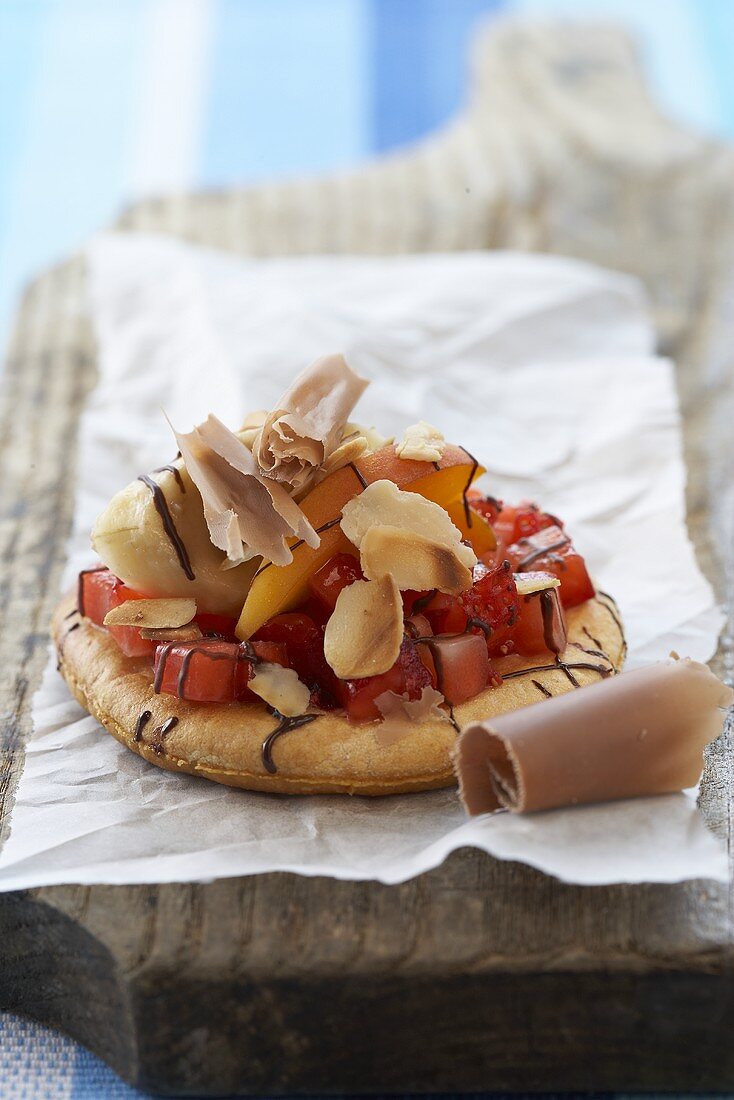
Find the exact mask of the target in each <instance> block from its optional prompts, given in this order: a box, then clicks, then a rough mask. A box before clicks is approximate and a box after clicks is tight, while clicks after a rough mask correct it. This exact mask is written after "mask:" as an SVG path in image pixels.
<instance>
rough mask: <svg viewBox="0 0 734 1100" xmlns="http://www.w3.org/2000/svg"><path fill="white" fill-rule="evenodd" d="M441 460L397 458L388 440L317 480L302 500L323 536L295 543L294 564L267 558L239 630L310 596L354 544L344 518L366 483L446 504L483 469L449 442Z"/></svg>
mask: <svg viewBox="0 0 734 1100" xmlns="http://www.w3.org/2000/svg"><path fill="white" fill-rule="evenodd" d="M437 465H438V469H434V468H433V467H432V466H427V465H426V463H425V462H411V461H407V460H405V459H402V458H398V456H397V455H396V454H395V448H394V447H392V446H389V447H383V448H382V449H381V450H378V451H375V452H374V453H372V454H367V455H365V457H364V458H360V459H359V460H358V461H356V462H355V463H353V464H352V465H350V466H345V467H343V468H342V469H340V470H336V471H335V472H334V473H332V474H329V476H328V477H327V478H325V479H324V481H322V482H320V483H319V484H318V485H316V486H315V487H314V488H313V489H312V490H311V491H310V492H309V493H308V494H307V496H305V497H304V498H303V500H302V501H301V502H300V504H301V508H302V510H303V512H304V514H305V515H306V517H307V518H308V520H309V522H310V523H311V525H312V526H313V527H314V528H315V529H316V530H317V531H318V533H319V535H320V537H321V543H320V545H319V547H318V549H316V550H314V549H312V548H311V547H310V546H307V545H305V543H304V544H301V545H299V544H298V543H295V544H293V546H292V547H291V550H292V553H293V561H292V562H291V564H290V565H286V566H282V567H281V568H277V567H275V566H270V565H267V563H266V565H264V566H263V567H262V568H261V569H259V570H258V572H257V574H256V576H255V579H254V580H253V582H252V586H251V587H250V590H249V593H248V595H247V599H246V600H245V603H244V607H243V608H242V614H241V615H240V619H239V622H238V624H237V636H238V637H239V638H250V637H252V636H253V635H254V634H255V633H256V632H257V630H258V629H259V628H260V627H261V626H262V625H263V623H265V622H266V621H267V620H268V619H269V618H270V617H271V616H273V615H279V614H282V613H283V612H287V611H292V610H293V609H294V608H296V607H300V606H301V605H302V604H303V602H304V600H306V598H307V596H308V586H309V579H310V578H311V577H312V576H313V575H314V573H316V571H317V570H318V569H320V568H321V566H322V565H324V564H325V563H326V562H327V561H328V560H329V559H330V558H331V557H333V556H334V555H335V554H339V553H348V552H349V550H350V549H352V547H350V544H349V541H348V539H347V538H346V536H345V535H344V533H343V532H342V530H341V527H340V526H339V518H340V514H341V510H342V509H343V507H344V506H345V505H346V504H347V502H348V501H350V500H352V498H354V497H356V496H358V495H359V494H360V493H361V492H362V490H363V489H364V488H365V487H366V486H368V485H371V484H372V483H373V482H376V481H382V480H389V481H392V482H394V483H395V484H396V485H398V486H399V487H402V488H410V490H411V492H412V493H413V494H414V495H420V496H422V497H425V498H426V499H427V500H431V501H433V502H435V503H437V504H439V505H441V507H442V508H443V507H444V506H445V505H447V504H449V503H450V502H451V501H454V500H456V499H457V498H458V497H459V496H460V495H461V493H462V491H463V489H464V487H465V486H466V484H467V481H468V480H469V478H470V477H475V476H477V477H478V476H479V475H480V474H481V473H482V472H483V471H482V468H481V466H477V467H475V466H474V464H473V462H472V461H471V460H468V459H467V454H466V452H465V451H463V450H462V449H461V448H460V447H454V446H452V445H450V444H447V445H446V449H445V450H444V453H443V457H442V459H441V461H440V463H438V464H437ZM225 575H226V574H225ZM202 606H207V605H206V604H203V603H202Z"/></svg>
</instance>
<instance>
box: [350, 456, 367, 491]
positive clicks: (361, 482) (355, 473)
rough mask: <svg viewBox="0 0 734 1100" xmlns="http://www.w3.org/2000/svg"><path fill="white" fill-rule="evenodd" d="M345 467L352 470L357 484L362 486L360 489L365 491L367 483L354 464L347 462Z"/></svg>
mask: <svg viewBox="0 0 734 1100" xmlns="http://www.w3.org/2000/svg"><path fill="white" fill-rule="evenodd" d="M347 466H348V467H349V469H350V470H352V471H353V472H354V475H355V477H356V478H357V481H358V482H359V484H360V485H361V486H362V488H363V489H366V488H367V482H366V480H365V478H364V476H363V474H362V472H361V471H360V470H359V468H358V467H357V466H356V465H355V463H354V462H348V463H347Z"/></svg>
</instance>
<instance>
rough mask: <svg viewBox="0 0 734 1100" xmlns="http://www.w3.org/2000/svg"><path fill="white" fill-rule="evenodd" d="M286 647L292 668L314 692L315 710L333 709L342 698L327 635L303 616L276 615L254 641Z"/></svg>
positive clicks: (263, 627) (293, 613)
mask: <svg viewBox="0 0 734 1100" xmlns="http://www.w3.org/2000/svg"><path fill="white" fill-rule="evenodd" d="M257 641H268V642H279V643H281V644H282V645H283V646H285V649H286V652H287V654H288V662H287V663H288V664H289V665H290V667H291V668H294V669H295V670H296V672H297V673H298V677H299V679H300V680H302V681H303V683H304V684H306V685H307V686H308V687H309V688H310V689H311V704H312V706H317V707H321V708H323V709H326V710H328V709H330V708H333V707H334V706H335V705H336V700H337V698H338V680H337V678H336V676H335V675H334V673H333V672H332V670H331V669H330V668H329V665H328V664H327V661H326V657H325V656H324V635H323V633H322V631H321V629H320V628H319V626H318V625H317V624H316V623H315V622H314V620H313V619H312V618H311V617H310V616H309V615H306V614H304V613H303V612H298V611H293V612H290V613H289V614H286V615H275V616H274V617H273V618H272V619H270V620H269V621H268V622H267V623H265V625H264V626H262V627H260V629H259V630H258V632H257V635H256V636H255V637H254V638H253V644H255V643H256V642H257Z"/></svg>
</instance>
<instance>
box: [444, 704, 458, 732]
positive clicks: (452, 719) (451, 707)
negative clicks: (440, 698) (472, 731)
mask: <svg viewBox="0 0 734 1100" xmlns="http://www.w3.org/2000/svg"><path fill="white" fill-rule="evenodd" d="M446 705H447V707H448V709H449V722H450V723H451V725H452V726H453V727H454V729H455V730H456V732H457V733H461V726H460V725H459V723H458V722H457V721H456V718H455V716H454V704H453V703H447V704H446Z"/></svg>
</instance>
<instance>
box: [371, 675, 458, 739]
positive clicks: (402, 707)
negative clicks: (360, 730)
mask: <svg viewBox="0 0 734 1100" xmlns="http://www.w3.org/2000/svg"><path fill="white" fill-rule="evenodd" d="M443 702H444V697H443V695H442V694H441V692H440V691H436V689H435V688H432V687H430V686H427V687H424V688H423V691H422V692H421V694H420V698H418V699H409V698H408V696H407V695H397V694H396V693H395V692H394V691H385V692H383V693H382V695H378V696H377V698H376V699H375V706H376V707H377V709H378V710H379V712H380V714H381V715H382V721H381V722H380V723H379V725H376V726H375V740H376V741H377V743H378V745H382V746H383V747H384V748H386V747H387V746H388V745H394V744H395V743H396V742H397V741H402V740H403V738H404V737H408V736H409V735H410V734H411V733H415V732H416V731H417V730H418V729H420V727H421V725H422V724H425V723H426V722H431V721H439V722H449V721H450V718H449V716H448V714H447V713H446V711H445V710H442V709H441V703H443Z"/></svg>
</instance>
